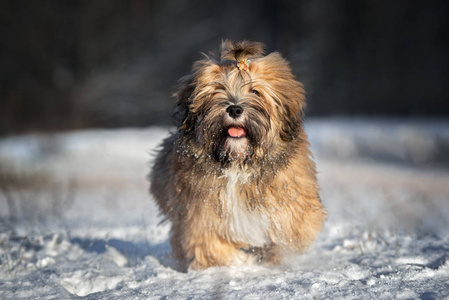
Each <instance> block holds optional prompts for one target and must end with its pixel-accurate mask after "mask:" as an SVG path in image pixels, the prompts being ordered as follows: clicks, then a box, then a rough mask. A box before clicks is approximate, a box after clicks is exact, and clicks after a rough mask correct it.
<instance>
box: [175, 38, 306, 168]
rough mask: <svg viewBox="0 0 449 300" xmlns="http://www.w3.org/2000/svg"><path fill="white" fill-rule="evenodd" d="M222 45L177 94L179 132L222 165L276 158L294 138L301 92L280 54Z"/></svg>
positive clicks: (244, 44) (195, 68) (199, 64)
mask: <svg viewBox="0 0 449 300" xmlns="http://www.w3.org/2000/svg"><path fill="white" fill-rule="evenodd" d="M263 48H264V46H263V44H261V43H256V42H248V41H243V42H231V41H224V42H223V43H222V46H221V52H220V54H219V55H218V56H206V55H205V58H204V59H202V60H200V61H197V62H196V63H195V64H194V66H193V70H192V73H191V74H190V75H188V76H186V77H184V78H183V79H182V80H181V87H180V89H179V91H178V93H177V94H176V97H177V103H176V108H175V120H176V121H177V123H178V124H177V125H178V130H179V131H180V132H181V133H182V134H184V135H185V136H188V137H189V138H190V139H192V140H193V141H194V142H195V143H196V145H198V146H199V147H200V148H201V149H202V150H203V151H205V153H207V154H208V155H210V156H211V157H213V158H214V159H215V160H217V161H220V162H224V163H227V162H234V161H238V162H248V161H251V160H253V159H257V158H258V157H259V158H263V157H267V155H268V156H276V155H280V154H281V153H282V152H283V151H284V152H285V151H286V150H287V149H288V147H289V143H290V142H292V141H294V140H295V139H297V138H298V135H299V131H300V127H301V123H302V121H301V120H302V115H303V109H304V106H305V101H304V90H303V88H302V85H301V83H299V82H298V81H296V80H295V78H294V76H293V74H292V72H291V69H290V67H289V64H288V62H287V61H286V60H284V59H283V58H282V57H281V55H280V54H279V53H276V52H274V53H271V54H269V55H266V56H265V55H264V49H263Z"/></svg>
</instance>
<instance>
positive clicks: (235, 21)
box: [0, 0, 449, 134]
mask: <svg viewBox="0 0 449 300" xmlns="http://www.w3.org/2000/svg"><path fill="white" fill-rule="evenodd" d="M448 10H449V2H448V1H445V0H432V1H427V2H425V3H419V4H418V3H417V2H414V1H406V0H400V1H393V2H387V1H381V2H379V1H375V0H361V1H356V2H354V1H349V0H341V1H331V0H315V1H311V0H303V1H295V0H281V1H269V0H263V1H256V0H248V1H237V0H229V1H225V2H222V3H220V4H217V3H216V2H213V1H200V0H193V1H181V0H151V1H146V0H130V1H125V0H117V1H106V0H90V1H87V0H84V1H31V0H29V1H26V0H24V1H14V0H0V100H1V101H0V134H1V133H8V134H11V133H15V132H21V131H29V130H35V129H43V130H52V129H55V130H60V129H70V128H80V127H90V126H103V127H104V126H106V127H116V126H147V125H150V124H162V123H165V124H167V123H168V122H169V120H170V117H169V116H170V110H171V106H172V101H171V100H170V93H171V92H172V91H173V89H171V87H173V86H174V85H175V84H176V81H177V79H178V78H179V77H181V76H182V75H185V74H186V73H188V72H189V69H190V66H191V64H192V62H193V61H194V60H196V59H198V58H200V54H199V53H200V52H201V51H204V52H206V53H207V52H208V51H209V50H216V49H217V48H218V45H219V43H220V41H221V40H222V39H223V38H230V39H251V40H258V41H262V42H264V43H266V45H267V50H268V51H273V50H279V51H281V52H282V53H283V54H284V55H285V56H286V57H287V58H288V59H289V60H290V61H291V63H292V66H293V69H294V71H295V73H296V74H297V75H298V78H299V79H300V80H301V81H303V82H305V84H306V89H307V90H308V97H309V113H310V114H312V115H329V114H370V115H372V114H394V115H413V114H418V115H445V116H447V115H448V113H449V105H448V104H447V99H449V84H448V82H447V81H448V75H449V74H448V72H449V71H448V70H449V58H448V55H447V53H449V49H448V48H449V44H448V43H447V35H448V29H449V18H448Z"/></svg>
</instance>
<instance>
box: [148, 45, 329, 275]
mask: <svg viewBox="0 0 449 300" xmlns="http://www.w3.org/2000/svg"><path fill="white" fill-rule="evenodd" d="M304 106H305V99H304V90H303V87H302V85H301V84H300V83H299V82H298V81H296V80H295V78H294V76H293V75H292V72H291V70H290V67H289V64H288V62H287V61H285V60H284V59H283V58H282V57H281V56H280V55H279V54H278V53H271V54H269V55H267V56H264V50H263V45H262V44H261V43H255V42H248V41H243V42H231V41H224V42H223V43H222V46H221V53H220V55H218V57H216V58H212V57H207V56H206V57H205V58H204V59H202V60H200V61H197V62H196V63H195V64H194V67H193V70H192V73H191V74H190V75H189V76H187V77H185V78H183V79H182V80H181V87H180V89H179V92H178V93H177V104H176V108H175V117H176V119H177V121H178V124H177V125H178V128H177V132H176V133H173V134H172V135H171V136H170V137H168V138H167V139H165V140H164V142H163V144H162V149H161V150H160V152H159V154H158V156H157V159H156V161H155V164H154V166H153V169H152V172H151V174H150V180H151V189H150V190H151V193H152V194H153V195H154V197H155V199H156V201H157V203H158V204H159V206H160V208H161V209H162V211H163V213H164V214H165V215H166V217H167V218H168V219H169V220H170V221H171V222H172V223H173V227H172V232H171V245H172V248H173V252H174V254H175V256H176V258H177V259H178V261H179V262H180V264H181V268H186V267H187V266H189V267H190V268H192V269H203V268H207V267H211V266H222V265H235V264H241V263H250V262H252V261H262V262H268V263H279V262H280V261H281V258H282V254H283V253H285V252H286V251H293V252H298V251H301V250H304V249H305V248H307V247H309V246H310V245H311V244H312V242H313V241H314V240H315V238H316V236H317V234H318V232H319V231H320V230H321V228H322V226H323V222H324V220H325V218H326V212H325V209H324V207H323V205H322V204H321V201H320V198H319V195H318V187H317V182H316V176H315V173H316V172H315V165H314V163H313V161H312V160H311V158H310V157H311V153H310V150H309V143H308V141H307V136H306V134H305V132H304V129H303V126H302V117H303V110H304Z"/></svg>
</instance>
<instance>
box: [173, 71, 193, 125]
mask: <svg viewBox="0 0 449 300" xmlns="http://www.w3.org/2000/svg"><path fill="white" fill-rule="evenodd" d="M194 90H195V84H194V83H193V77H192V75H187V76H184V77H182V78H181V79H180V80H179V86H178V92H176V93H175V94H174V97H176V104H175V108H174V110H173V120H174V121H175V125H176V126H177V127H178V128H180V129H182V130H187V131H190V130H191V129H192V128H193V125H194V124H193V120H190V118H189V117H188V116H189V105H190V104H191V103H192V100H191V98H190V96H191V95H192V93H193V91H194Z"/></svg>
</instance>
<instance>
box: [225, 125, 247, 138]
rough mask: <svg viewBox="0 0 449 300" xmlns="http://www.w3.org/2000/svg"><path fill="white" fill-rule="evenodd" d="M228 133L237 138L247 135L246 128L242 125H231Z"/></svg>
mask: <svg viewBox="0 0 449 300" xmlns="http://www.w3.org/2000/svg"><path fill="white" fill-rule="evenodd" d="M228 134H229V135H230V136H231V137H235V138H237V137H243V136H246V132H245V129H243V128H240V127H230V128H229V129H228Z"/></svg>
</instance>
